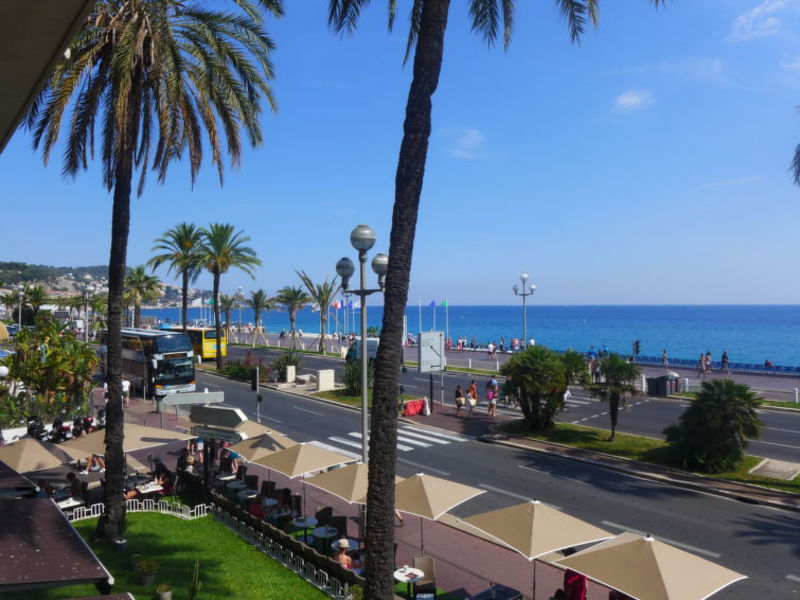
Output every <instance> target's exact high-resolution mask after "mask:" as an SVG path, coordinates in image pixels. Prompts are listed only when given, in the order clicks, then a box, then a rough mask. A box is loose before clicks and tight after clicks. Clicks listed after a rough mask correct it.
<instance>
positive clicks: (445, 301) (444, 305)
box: [442, 298, 447, 308]
mask: <svg viewBox="0 0 800 600" xmlns="http://www.w3.org/2000/svg"><path fill="white" fill-rule="evenodd" d="M442 306H443V307H445V308H447V298H445V299H444V302H442Z"/></svg>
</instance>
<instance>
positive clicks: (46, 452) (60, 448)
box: [0, 437, 90, 473]
mask: <svg viewBox="0 0 800 600" xmlns="http://www.w3.org/2000/svg"><path fill="white" fill-rule="evenodd" d="M89 454H90V453H89V452H84V451H82V450H78V449H76V448H66V447H64V445H59V444H53V443H52V442H40V441H39V440H36V439H34V438H30V437H24V438H22V439H21V440H19V441H18V442H14V443H13V444H8V445H6V446H0V461H3V462H4V463H6V464H7V465H8V466H9V467H11V468H12V469H14V470H15V471H16V472H17V473H30V472H32V471H42V470H44V469H52V468H55V467H60V466H61V465H63V464H64V463H66V462H70V461H73V460H81V459H83V458H87V457H88V456H89Z"/></svg>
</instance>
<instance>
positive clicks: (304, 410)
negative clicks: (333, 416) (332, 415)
mask: <svg viewBox="0 0 800 600" xmlns="http://www.w3.org/2000/svg"><path fill="white" fill-rule="evenodd" d="M292 408H294V409H295V410H302V411H303V412H307V413H311V414H312V415H317V416H318V417H324V416H325V415H324V414H322V413H320V412H317V411H314V410H308V409H307V408H300V407H299V406H293V407H292Z"/></svg>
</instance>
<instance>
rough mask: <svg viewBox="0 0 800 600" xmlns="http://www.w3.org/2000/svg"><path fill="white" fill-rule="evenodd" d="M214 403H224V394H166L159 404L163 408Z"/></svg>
mask: <svg viewBox="0 0 800 600" xmlns="http://www.w3.org/2000/svg"><path fill="white" fill-rule="evenodd" d="M216 402H225V392H183V393H181V394H167V395H166V396H164V397H163V398H162V399H161V403H162V404H163V405H164V406H178V405H183V404H214V403H216Z"/></svg>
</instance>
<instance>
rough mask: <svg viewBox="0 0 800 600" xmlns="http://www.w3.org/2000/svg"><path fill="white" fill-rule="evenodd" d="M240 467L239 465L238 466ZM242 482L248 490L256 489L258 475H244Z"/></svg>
mask: <svg viewBox="0 0 800 600" xmlns="http://www.w3.org/2000/svg"><path fill="white" fill-rule="evenodd" d="M239 468H240V469H241V467H239ZM244 483H245V485H246V486H247V489H248V490H254V491H257V490H258V475H245V477H244Z"/></svg>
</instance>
